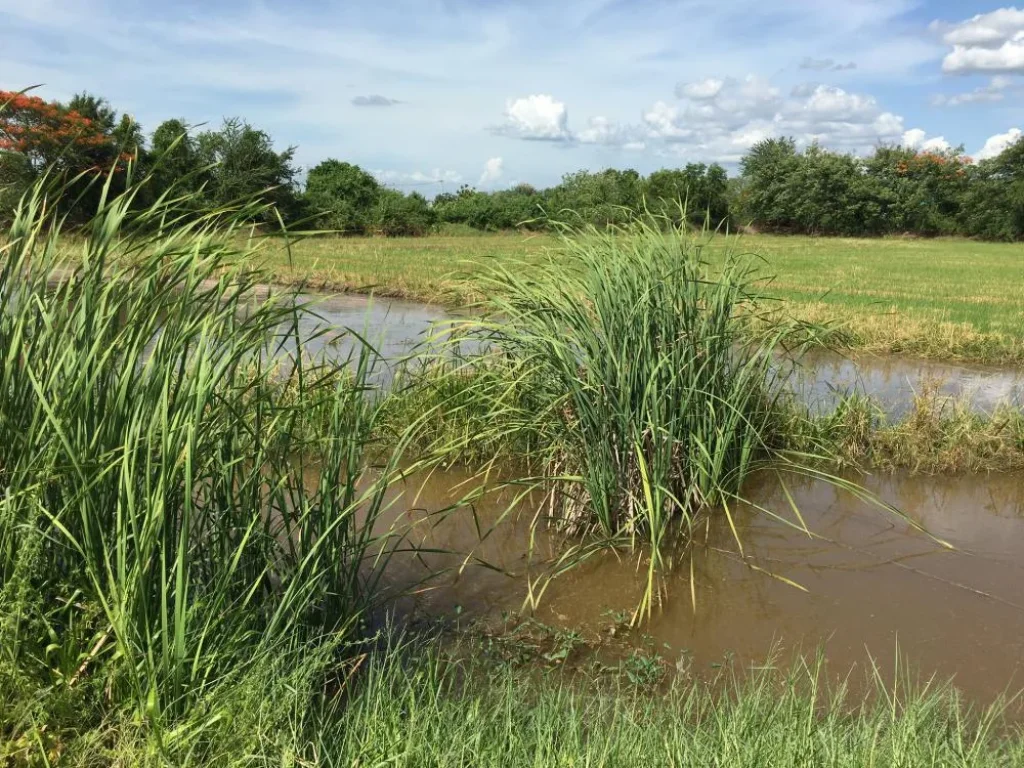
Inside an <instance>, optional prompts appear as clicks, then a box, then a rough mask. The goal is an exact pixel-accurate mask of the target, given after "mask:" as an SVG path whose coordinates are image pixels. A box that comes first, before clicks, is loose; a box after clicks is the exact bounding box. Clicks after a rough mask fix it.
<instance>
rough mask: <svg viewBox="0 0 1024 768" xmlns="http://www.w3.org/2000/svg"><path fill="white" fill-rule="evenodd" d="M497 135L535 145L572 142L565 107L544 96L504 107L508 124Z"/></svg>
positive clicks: (501, 126)
mask: <svg viewBox="0 0 1024 768" xmlns="http://www.w3.org/2000/svg"><path fill="white" fill-rule="evenodd" d="M495 132H496V133H501V134H505V135H507V136H514V137H516V138H519V139H533V140H536V141H569V140H570V139H572V133H571V132H570V131H569V112H568V110H566V108H565V103H564V102H561V101H555V99H554V98H553V97H551V96H549V95H547V94H543V93H541V94H534V95H532V96H524V97H522V98H519V99H509V100H508V101H507V102H506V104H505V122H504V123H503V124H502V125H500V126H498V127H497V128H496V129H495Z"/></svg>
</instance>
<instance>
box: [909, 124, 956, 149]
mask: <svg viewBox="0 0 1024 768" xmlns="http://www.w3.org/2000/svg"><path fill="white" fill-rule="evenodd" d="M900 144H902V145H903V146H904V147H906V148H907V149H916V150H919V151H921V152H945V151H946V150H948V149H950V145H949V142H948V141H946V138H945V137H944V136H933V137H932V138H928V134H927V133H926V132H925V131H924V130H922V129H921V128H911V129H910V130H909V131H905V132H904V133H903V136H902V137H901V139H900Z"/></svg>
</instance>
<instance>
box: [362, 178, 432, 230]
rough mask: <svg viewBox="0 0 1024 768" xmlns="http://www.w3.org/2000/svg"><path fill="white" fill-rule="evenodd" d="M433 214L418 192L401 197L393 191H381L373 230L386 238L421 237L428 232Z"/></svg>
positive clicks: (396, 191)
mask: <svg viewBox="0 0 1024 768" xmlns="http://www.w3.org/2000/svg"><path fill="white" fill-rule="evenodd" d="M434 220H435V213H434V211H433V209H432V208H431V207H430V204H429V203H428V202H427V200H426V198H425V197H423V195H421V194H420V193H419V192H412V193H410V194H408V195H403V194H402V193H401V192H399V191H398V190H395V189H383V190H381V192H380V195H379V196H378V197H377V202H376V207H375V211H374V229H375V230H376V232H378V233H379V234H382V235H385V236H387V237H397V236H403V235H404V236H415V237H418V236H422V235H426V234H427V233H429V232H430V229H431V227H432V226H433V224H434Z"/></svg>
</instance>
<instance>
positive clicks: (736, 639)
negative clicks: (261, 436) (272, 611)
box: [392, 473, 1024, 699]
mask: <svg viewBox="0 0 1024 768" xmlns="http://www.w3.org/2000/svg"><path fill="white" fill-rule="evenodd" d="M861 479H862V480H864V481H865V484H866V486H867V487H868V488H869V489H870V490H872V491H874V492H875V493H877V494H878V495H879V496H880V497H881V498H882V499H884V500H885V501H888V502H890V503H891V504H893V505H895V506H896V507H898V508H899V509H901V510H903V511H904V512H905V513H906V514H908V515H909V516H910V517H911V518H913V519H914V520H916V521H917V522H919V523H921V524H922V525H924V526H925V527H926V528H927V529H928V530H929V531H930V532H931V533H932V534H933V535H935V536H936V537H939V538H942V539H944V540H947V541H949V542H950V543H951V544H953V545H954V546H955V547H956V550H955V551H949V550H945V549H943V548H940V547H939V546H937V545H936V544H935V543H934V542H933V541H931V540H930V539H929V538H928V537H927V536H925V535H923V534H922V533H920V532H919V531H918V530H916V529H915V528H914V527H913V526H911V525H910V524H909V523H908V522H907V521H906V520H901V519H898V518H895V517H893V516H891V515H887V514H886V513H884V512H882V511H880V510H879V509H878V508H877V507H873V506H872V505H870V504H868V503H866V502H864V501H861V500H858V499H856V498H854V497H853V496H852V495H851V494H849V493H848V492H845V491H842V490H838V489H836V488H835V487H833V486H830V485H828V484H825V483H821V482H808V481H796V482H794V481H792V480H790V481H787V483H788V489H789V491H790V493H791V494H792V497H793V499H794V501H795V502H796V504H797V505H798V507H799V509H800V511H801V513H802V515H803V516H804V518H805V519H806V521H807V524H808V527H809V528H810V529H811V530H812V531H813V532H814V533H815V534H817V538H815V537H809V536H808V535H807V534H806V533H804V532H802V531H799V530H797V529H795V528H794V527H791V526H789V525H786V524H784V523H783V522H779V521H776V520H772V519H770V518H768V517H766V516H765V515H763V514H755V513H754V512H753V511H752V510H746V511H745V512H744V513H742V514H740V515H739V516H738V518H737V527H738V530H739V534H740V537H741V539H742V541H743V546H744V554H745V555H746V557H747V562H749V563H754V564H756V565H757V566H758V567H759V568H761V569H764V571H770V572H771V573H773V574H775V575H776V576H778V577H779V578H773V577H772V576H771V575H766V573H764V572H763V571H758V570H754V569H752V568H750V567H748V565H747V564H746V563H745V562H744V560H743V558H742V557H741V556H740V554H739V551H738V548H737V545H736V542H735V541H734V539H733V538H732V534H731V533H730V532H729V530H728V527H727V526H725V525H720V524H716V522H715V521H713V522H712V523H711V524H710V525H709V526H708V529H707V534H706V536H705V534H704V533H703V532H702V533H701V535H700V536H699V537H698V541H697V544H696V546H695V547H694V549H693V554H694V569H693V570H694V575H695V586H696V594H697V603H696V609H695V608H694V606H693V604H692V603H691V599H690V585H689V572H690V569H689V563H688V562H687V563H686V564H685V566H684V567H681V568H677V569H676V571H675V572H674V574H672V575H670V576H669V577H668V579H667V584H666V589H665V598H664V599H663V600H662V603H661V605H660V607H659V608H657V609H656V611H655V615H654V617H653V620H652V621H651V622H650V623H649V624H648V625H646V626H644V627H643V631H644V632H645V633H647V634H649V635H650V636H651V637H652V638H653V640H654V642H655V643H656V644H657V647H658V648H661V649H664V650H663V653H665V654H666V656H673V655H683V654H685V655H686V656H687V657H688V658H689V659H690V660H691V661H692V664H693V665H694V667H693V668H694V669H695V670H698V669H700V668H708V667H710V665H712V664H713V663H716V662H720V661H721V660H722V659H723V658H724V657H725V656H727V655H732V656H734V657H735V658H736V659H738V660H740V661H750V662H759V661H763V660H764V658H765V657H766V656H767V655H768V654H769V652H770V650H771V649H772V648H773V646H774V645H776V644H781V645H782V647H783V648H784V649H788V650H797V649H800V650H803V651H810V650H814V648H815V647H817V646H818V645H819V644H822V643H823V644H824V646H825V648H826V651H827V655H828V658H829V662H830V664H832V665H833V668H836V669H844V668H845V669H849V668H850V666H851V665H856V664H860V665H863V664H864V663H865V661H866V659H867V658H868V654H871V655H872V656H874V657H875V658H876V659H878V660H879V662H880V663H881V664H882V665H883V666H884V667H885V668H887V669H891V668H892V664H893V661H894V655H895V653H896V651H897V647H898V649H899V653H900V655H901V656H906V657H909V658H910V659H911V660H912V662H913V664H914V665H915V667H916V668H917V669H918V670H919V671H920V672H921V673H922V674H924V675H927V676H930V675H933V674H934V675H938V676H939V677H940V678H948V677H955V680H956V683H957V684H958V685H959V686H960V687H961V688H962V689H964V690H965V691H966V692H968V693H969V694H972V695H975V696H977V697H980V698H986V699H991V698H993V697H994V696H996V695H998V694H999V693H1001V692H1003V691H1004V690H1006V689H1007V688H1012V687H1014V686H1016V687H1018V688H1019V687H1024V674H1022V673H1024V668H1022V666H1021V663H1022V652H1024V588H1022V586H1021V584H1022V582H1024V484H1022V483H1021V482H1020V480H1021V478H1020V477H1011V476H995V477H969V478H946V479H941V478H939V479H937V478H911V477H886V478H861ZM464 480H465V478H464V477H462V476H460V475H458V474H454V473H453V474H447V475H444V474H442V475H435V476H433V477H431V478H429V479H427V480H426V481H423V480H422V479H419V480H410V481H409V482H408V484H407V486H406V489H405V494H406V496H405V498H403V499H402V503H401V504H399V505H397V506H396V508H402V509H405V508H406V507H407V506H409V505H411V506H414V507H416V508H417V510H418V511H416V512H413V513H410V514H409V515H408V516H407V517H405V518H403V524H405V523H410V522H411V523H414V524H415V528H414V532H413V533H412V534H411V536H410V539H411V541H413V542H415V543H417V544H420V545H422V546H424V547H428V548H437V549H443V550H448V551H450V552H458V553H462V554H460V555H458V556H457V555H454V554H452V555H445V554H439V553H433V554H427V555H422V556H417V557H416V558H413V557H411V556H409V557H405V558H404V559H402V558H401V557H400V558H399V560H398V561H396V562H393V563H392V565H393V566H396V565H397V566H398V568H397V569H396V570H395V572H394V575H395V578H397V579H398V580H399V581H400V582H402V583H404V584H412V583H417V582H419V581H420V580H421V579H424V578H426V577H427V576H428V575H429V573H430V572H432V571H433V570H437V569H441V568H449V569H452V570H450V571H449V572H447V573H445V574H444V575H442V576H441V577H439V578H437V579H435V580H433V581H429V582H426V583H424V584H421V585H420V588H419V590H418V592H417V594H416V595H415V597H413V598H411V599H407V600H406V601H405V603H406V605H405V608H406V609H412V610H414V611H416V612H417V613H419V614H421V615H422V614H425V615H427V616H450V615H452V614H453V612H454V611H456V610H459V611H461V613H462V615H463V616H469V617H474V618H477V617H479V618H485V619H486V618H488V617H491V618H493V617H496V616H499V615H500V614H501V612H502V611H506V610H518V609H520V608H521V607H522V605H523V599H524V597H525V589H526V588H525V583H526V582H525V579H524V575H525V574H526V572H527V571H528V570H530V568H531V567H532V568H533V569H534V571H536V569H537V564H538V563H539V562H540V561H541V560H544V559H545V558H548V557H551V556H552V555H553V554H554V553H555V552H556V551H558V550H559V546H558V544H557V543H556V542H552V541H550V540H546V539H544V538H543V537H541V540H540V541H538V542H536V543H535V547H534V552H533V555H532V558H531V557H528V551H529V547H530V537H529V530H528V525H527V524H526V523H525V522H523V521H520V522H518V523H513V522H506V523H502V524H499V525H497V526H495V527H494V528H493V529H491V528H489V523H490V522H491V521H493V520H495V519H496V518H497V517H499V516H500V515H501V514H502V513H503V512H504V511H505V510H506V509H507V506H508V504H509V502H510V501H511V499H512V498H513V491H511V490H508V491H503V492H500V493H493V494H491V495H490V496H488V497H487V498H485V499H484V500H483V501H478V502H477V503H476V504H475V505H474V508H473V509H474V513H475V514H470V513H468V512H466V511H463V512H456V513H452V514H451V515H449V516H447V517H445V518H444V519H443V520H440V519H432V518H431V515H430V513H431V512H434V511H436V510H440V509H443V508H445V507H446V505H449V504H451V503H452V502H453V501H454V500H455V498H457V497H458V496H460V495H461V494H462V493H463V492H464V491H462V490H457V491H455V492H454V493H453V492H452V491H451V490H450V488H451V487H452V486H453V485H456V484H457V483H460V482H463V481H464ZM748 495H749V496H750V497H751V498H752V500H756V501H757V502H758V503H760V504H762V505H764V506H765V507H767V508H769V509H771V510H773V511H776V512H778V513H779V514H780V515H784V516H786V517H789V518H791V517H792V514H791V513H790V512H789V511H788V510H789V504H788V502H787V500H786V495H785V493H784V492H783V490H782V488H781V486H780V485H779V482H778V481H777V480H776V479H768V478H762V479H761V480H759V481H758V482H757V483H755V484H753V485H752V487H751V488H750V489H748ZM413 497H415V502H413V501H412V499H413ZM529 507H530V501H529V500H526V501H525V502H524V503H523V504H521V505H520V507H519V509H520V513H521V514H532V513H533V510H532V509H530V508H529ZM717 522H718V523H720V522H721V521H717ZM481 533H482V534H483V537H482V536H481ZM481 538H482V540H481ZM465 553H472V556H473V557H474V558H477V559H479V560H481V561H486V562H487V563H488V564H489V565H493V566H496V567H498V568H501V569H504V570H506V571H509V572H510V573H511V574H512V575H509V574H507V573H499V572H497V571H494V570H492V569H490V568H487V567H483V566H480V565H473V564H468V565H466V564H465V563H466V558H465ZM531 562H532V563H533V566H530V565H529V563H531ZM637 565H638V563H637V560H636V558H635V556H634V557H632V558H631V557H629V556H624V555H622V554H619V555H616V554H614V553H610V552H609V553H605V554H603V555H601V556H598V557H596V558H594V559H592V560H590V561H588V562H587V563H584V564H583V565H582V566H580V567H578V568H577V569H575V570H572V571H569V572H568V573H566V574H564V575H562V576H560V577H559V578H558V579H556V580H555V581H554V582H552V583H551V585H550V587H549V588H548V591H547V593H546V594H545V598H544V600H543V601H542V603H541V605H540V607H539V608H538V609H537V611H536V616H537V618H538V619H540V620H541V621H544V622H545V623H549V624H553V625H555V626H564V627H571V628H574V629H582V630H584V631H592V632H593V633H598V632H600V631H602V630H603V629H606V628H607V626H608V623H609V618H608V617H609V615H610V614H613V613H615V612H622V611H627V612H628V611H631V610H632V609H633V608H634V607H635V606H636V605H637V603H638V601H639V599H640V595H641V592H642V589H643V575H644V574H643V569H639V572H638V568H637ZM462 566H465V567H464V568H462V570H461V572H460V571H459V569H460V567H462ZM782 579H786V580H789V581H791V582H795V583H797V584H799V585H800V586H802V587H803V588H804V589H806V590H807V591H806V592H805V591H801V590H800V589H798V588H796V587H794V586H791V585H789V584H787V583H785V582H784V581H783V580H782Z"/></svg>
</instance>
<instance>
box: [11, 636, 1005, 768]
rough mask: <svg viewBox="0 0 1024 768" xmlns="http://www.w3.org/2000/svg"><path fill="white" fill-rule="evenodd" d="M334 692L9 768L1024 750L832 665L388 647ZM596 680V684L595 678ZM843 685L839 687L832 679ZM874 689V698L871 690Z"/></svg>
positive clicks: (970, 755)
mask: <svg viewBox="0 0 1024 768" xmlns="http://www.w3.org/2000/svg"><path fill="white" fill-rule="evenodd" d="M343 672H344V675H343V676H341V677H340V678H339V679H337V681H336V683H335V684H334V685H332V686H330V687H329V688H327V689H325V688H322V687H321V688H319V689H317V687H316V683H317V680H316V679H315V678H311V677H309V676H308V675H306V674H304V673H303V672H302V671H301V670H300V671H298V672H295V671H293V672H292V674H290V675H289V676H288V680H289V682H290V683H291V684H292V685H291V687H290V688H288V687H283V688H282V687H276V688H274V689H264V688H261V687H260V685H259V683H260V681H259V680H258V679H254V680H253V681H252V683H253V684H252V687H251V688H249V689H248V690H243V691H239V695H238V697H237V698H236V699H235V700H234V701H233V702H232V704H233V705H234V709H233V712H232V719H231V720H230V721H222V722H219V723H212V724H211V726H210V730H211V734H210V735H211V736H212V737H214V738H211V739H208V740H207V741H206V743H205V744H204V746H203V749H202V750H195V749H193V750H183V749H182V750H171V751H170V752H169V753H167V754H165V759H166V760H168V761H169V762H164V763H161V762H159V760H158V759H157V755H156V754H155V752H154V750H153V749H152V744H151V743H149V741H148V740H147V734H146V732H145V729H143V728H140V726H139V724H138V723H137V722H132V721H131V720H130V719H119V718H118V717H116V716H113V717H110V718H108V719H107V720H105V721H104V722H102V723H99V724H97V725H96V726H94V727H92V728H90V729H87V730H84V731H83V730H78V731H76V730H74V729H72V728H67V729H65V730H64V731H60V732H57V733H52V732H50V733H47V732H42V733H40V732H39V730H38V729H36V730H35V731H29V732H25V733H22V734H20V735H19V737H18V738H17V739H16V740H14V741H12V742H9V743H8V744H7V747H6V749H5V750H0V757H6V758H7V760H8V761H9V762H8V764H12V763H13V764H32V763H33V761H35V763H36V764H39V765H45V764H47V761H48V760H54V761H56V760H57V759H59V760H60V762H61V764H63V765H118V766H128V767H130V766H142V765H158V764H163V765H167V764H173V765H195V766H214V765H217V766H220V765H232V766H235V765H252V766H270V765H276V766H281V765H285V766H311V767H312V766H383V765H388V766H466V767H467V768H469V767H470V766H472V767H473V768H478V767H479V766H508V767H512V768H514V767H515V766H697V765H700V766H705V765H707V766H728V767H729V768H744V767H746V766H749V768H762V766H773V767H774V768H790V767H792V768H796V767H797V766H800V767H803V766H834V767H835V768H840V767H849V768H854V767H856V768H862V767H863V766H902V767H903V768H917V767H920V768H926V767H928V768H931V767H932V766H950V767H951V768H952V767H953V766H958V767H959V766H979V767H981V768H986V767H987V766H993V767H994V766H1012V765H1020V764H1021V761H1022V760H1024V740H1022V737H1021V734H1020V733H1019V731H1018V730H1016V728H1015V727H1014V726H1012V725H1008V723H1007V720H1006V717H1005V710H1003V709H1002V708H1001V707H1000V706H998V705H994V706H992V707H990V708H986V709H977V708H974V709H971V708H969V707H968V706H966V705H965V704H964V702H962V701H961V700H960V699H959V698H958V696H957V694H956V691H955V690H953V689H952V688H949V687H946V686H936V685H914V684H911V683H908V682H905V681H901V682H900V683H898V684H897V685H896V686H894V687H893V686H889V685H883V684H882V683H880V682H879V681H880V679H881V676H879V677H878V678H875V679H869V680H867V681H866V682H867V688H866V689H865V688H864V686H863V683H864V682H865V681H863V680H862V681H860V682H858V683H857V684H856V687H857V688H859V689H860V690H861V691H862V693H860V694H853V693H851V692H850V689H847V688H846V687H845V686H843V685H841V684H837V683H835V682H834V678H833V677H831V676H830V675H829V674H828V673H827V672H826V668H825V666H824V664H823V663H822V662H820V661H819V662H817V663H814V662H812V663H809V664H801V665H797V666H795V667H794V668H792V669H791V670H789V671H788V672H787V671H779V670H775V669H772V668H770V667H767V668H765V669H763V670H758V671H754V672H752V673H750V674H747V673H741V672H736V673H735V674H733V673H730V672H726V673H723V674H722V676H721V677H720V679H719V680H717V681H711V682H704V683H702V682H696V681H693V680H689V679H685V678H683V677H679V678H677V679H676V681H675V682H667V683H666V682H661V683H659V682H657V680H656V679H655V678H651V677H648V678H643V679H639V678H637V677H636V676H635V675H633V676H630V675H628V674H624V673H623V670H612V671H606V672H604V673H588V674H583V673H578V675H577V676H575V677H573V676H570V675H569V674H565V673H561V672H560V671H557V670H548V671H542V670H539V669H537V668H533V669H532V670H524V668H522V667H521V666H519V665H517V664H510V663H505V662H502V661H500V660H494V659H491V658H489V657H488V656H487V655H486V653H485V649H483V648H473V649H469V648H464V649H462V650H461V651H457V652H450V651H437V650H434V651H425V650H423V649H422V648H410V647H406V648H404V649H399V650H394V649H392V650H381V651H379V652H377V653H375V654H373V655H371V656H370V657H369V658H368V659H367V660H366V661H365V663H363V664H362V665H361V666H360V667H359V668H358V669H353V668H348V669H347V670H343ZM595 675H596V676H595ZM829 681H833V682H829ZM864 690H866V691H867V692H866V693H864V692H863V691H864Z"/></svg>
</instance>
